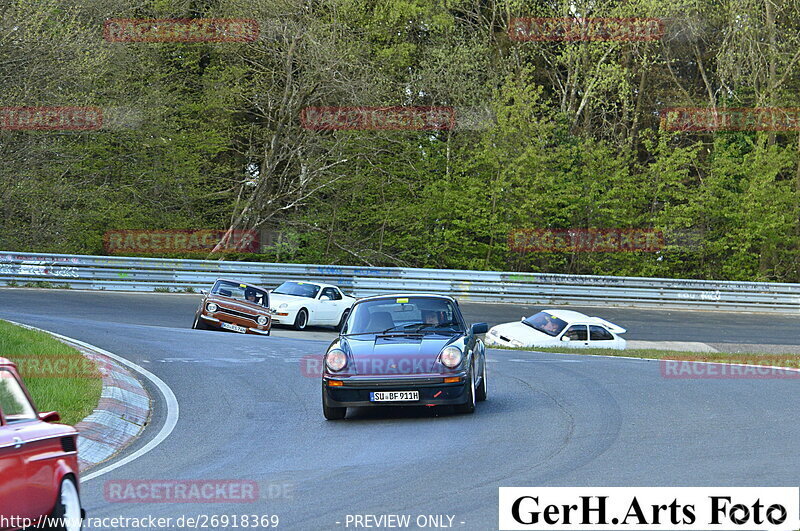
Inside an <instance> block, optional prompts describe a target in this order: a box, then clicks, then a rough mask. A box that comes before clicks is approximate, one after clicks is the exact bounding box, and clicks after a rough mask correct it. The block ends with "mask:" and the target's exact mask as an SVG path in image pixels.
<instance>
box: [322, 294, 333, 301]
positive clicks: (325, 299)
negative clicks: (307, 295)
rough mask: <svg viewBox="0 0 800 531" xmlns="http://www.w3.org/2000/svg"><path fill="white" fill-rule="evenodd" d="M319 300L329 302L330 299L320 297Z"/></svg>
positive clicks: (325, 296)
mask: <svg viewBox="0 0 800 531" xmlns="http://www.w3.org/2000/svg"><path fill="white" fill-rule="evenodd" d="M319 300H321V301H329V300H331V298H330V297H328V296H327V295H323V296H322V297H320V298H319Z"/></svg>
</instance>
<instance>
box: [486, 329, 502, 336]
mask: <svg viewBox="0 0 800 531" xmlns="http://www.w3.org/2000/svg"><path fill="white" fill-rule="evenodd" d="M489 335H490V336H499V335H500V334H499V333H498V332H497V330H495V329H494V328H492V329H491V330H489Z"/></svg>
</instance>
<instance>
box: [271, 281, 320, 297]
mask: <svg viewBox="0 0 800 531" xmlns="http://www.w3.org/2000/svg"><path fill="white" fill-rule="evenodd" d="M272 293H279V294H281V295H294V296H295V297H308V298H309V299H313V298H314V297H316V296H317V293H319V286H317V285H316V284H309V283H308V282H284V283H283V284H281V285H280V286H278V287H277V288H275V289H274V290H272Z"/></svg>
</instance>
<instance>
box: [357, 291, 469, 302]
mask: <svg viewBox="0 0 800 531" xmlns="http://www.w3.org/2000/svg"><path fill="white" fill-rule="evenodd" d="M408 297H430V298H434V299H444V300H447V301H452V302H455V299H454V298H453V297H451V296H449V295H439V294H436V293H388V294H385V295H372V296H370V297H364V298H363V299H358V302H363V301H374V300H380V299H402V298H408Z"/></svg>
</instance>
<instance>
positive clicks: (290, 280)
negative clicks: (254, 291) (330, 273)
mask: <svg viewBox="0 0 800 531" xmlns="http://www.w3.org/2000/svg"><path fill="white" fill-rule="evenodd" d="M283 282H297V283H300V284H314V285H315V286H319V287H321V288H336V289H341V288H339V286H336V285H334V284H325V283H324V282H317V281H316V280H295V279H293V278H288V279H286V280H284V281H283ZM283 282H281V284H283ZM276 295H280V293H277V294H276Z"/></svg>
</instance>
